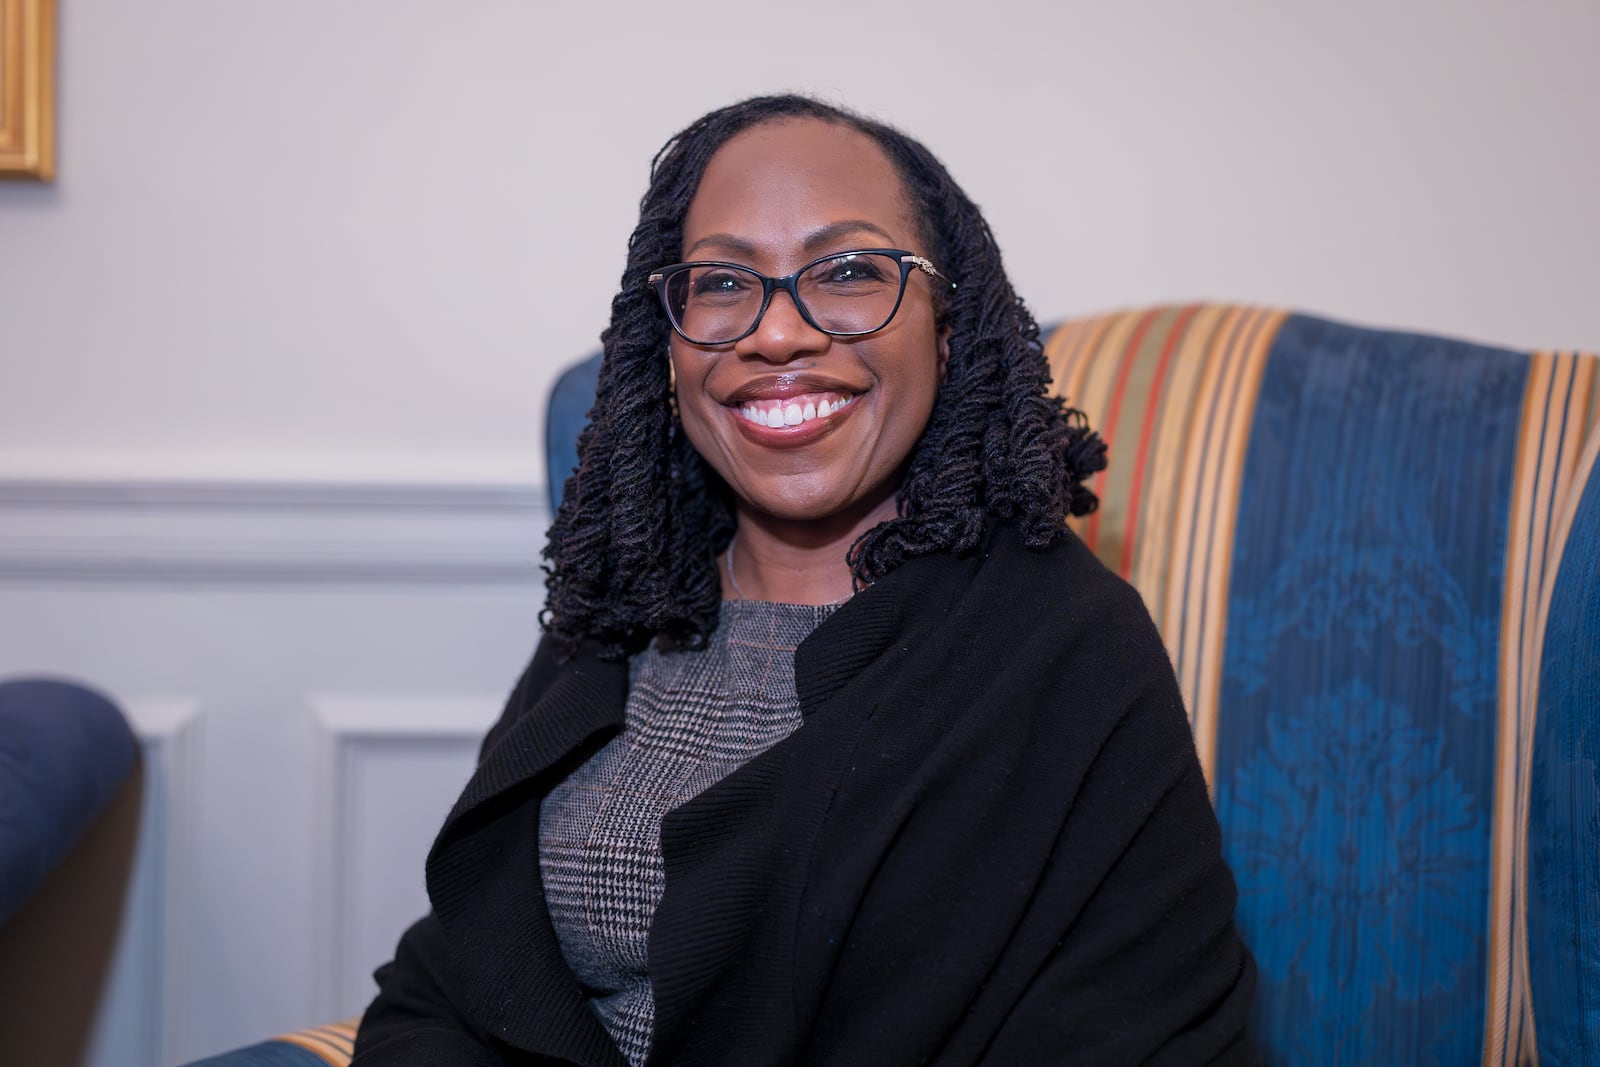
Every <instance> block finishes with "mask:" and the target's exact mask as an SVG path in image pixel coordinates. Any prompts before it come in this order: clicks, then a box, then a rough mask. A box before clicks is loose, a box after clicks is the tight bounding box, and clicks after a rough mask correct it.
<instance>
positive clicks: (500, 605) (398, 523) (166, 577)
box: [0, 482, 548, 1067]
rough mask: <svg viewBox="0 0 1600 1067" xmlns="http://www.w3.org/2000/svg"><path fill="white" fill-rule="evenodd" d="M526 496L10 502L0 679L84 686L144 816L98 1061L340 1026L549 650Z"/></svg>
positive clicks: (237, 488)
mask: <svg viewBox="0 0 1600 1067" xmlns="http://www.w3.org/2000/svg"><path fill="white" fill-rule="evenodd" d="M547 521H548V520H547V514H546V509H545V507H544V504H543V494H542V491H541V490H539V489H538V488H537V487H522V486H513V487H505V486H488V487H482V486H470V487H460V486H444V487H439V486H394V485H376V486H327V485H319V484H307V485H272V486H261V485H253V484H248V483H241V484H208V485H196V484H170V485H159V484H140V485H125V484H106V483H42V482H0V677H3V676H15V675H24V674H45V675H55V676H65V677H70V678H75V679H78V680H80V681H83V682H86V683H88V684H90V685H93V686H95V687H97V688H99V689H101V690H102V691H104V692H105V693H106V694H107V695H109V696H111V697H112V698H113V699H114V700H116V701H117V702H118V703H119V704H120V705H121V706H122V707H123V709H124V710H125V711H126V712H127V714H128V716H129V719H130V721H131V722H132V724H133V726H134V728H135V731H136V732H137V734H138V735H139V737H140V738H141V741H142V743H143V749H144V757H145V804H144V809H143V813H142V816H141V819H142V822H141V828H140V841H139V847H138V854H137V858H136V861H135V869H134V876H133V879H132V885H131V888H130V892H129V895H128V901H127V906H126V919H125V922H124V924H123V929H122V934H121V940H120V943H119V945H118V948H117V956H116V958H115V961H114V964H113V971H112V975H111V982H110V986H109V988H108V989H107V992H106V994H105V996H104V998H103V1000H102V1004H101V1011H100V1016H99V1023H98V1025H97V1028H96V1032H95V1036H94V1044H93V1054H92V1057H91V1059H90V1063H91V1064H92V1067H111V1065H116V1067H169V1065H172V1064H178V1063H184V1062H187V1061H189V1060H191V1059H194V1058H198V1057H201V1056H205V1055H209V1054H212V1053H215V1052H220V1051H223V1050H225V1049H228V1048H232V1047H237V1046H239V1045H243V1044H248V1043H251V1042H254V1041H258V1040H261V1039H263V1038H265V1037H269V1036H271V1035H273V1034H275V1033H279V1032H282V1031H284V1030H289V1029H295V1028H298V1027H301V1026H306V1025H311V1024H314V1023H318V1022H325V1021H330V1020H333V1019H337V1018H341V1017H347V1016H349V1015H351V1014H354V1013H356V1012H358V1011H359V1010H360V1009H361V1008H362V1007H363V1006H364V1005H365V1004H366V1002H367V1000H369V999H370V997H371V995H372V992H373V989H374V987H373V985H372V982H371V977H370V975H371V972H372V970H373V968H375V967H376V966H377V965H378V964H380V963H382V962H383V961H384V960H386V959H388V958H389V956H390V955H391V954H392V952H393V948H394V943H395V940H396V939H397V938H398V937H399V935H400V933H401V932H402V931H403V930H404V928H405V926H406V925H407V924H408V923H409V922H411V921H412V920H413V919H414V918H416V917H417V916H418V915H419V914H421V912H422V910H423V909H424V908H425V907H426V895H425V892H424V888H423V871H422V860H423V857H424V855H425V854H426V852H427V848H428V846H429V844H431V842H432V840H433V836H434V834H435V833H436V832H437V830H438V828H439V825H440V823H441V822H442V821H443V818H444V815H445V812H446V811H447V810H448V808H449V805H450V803H451V802H452V801H453V800H454V798H455V795H456V793H457V791H458V790H459V789H460V787H461V785H462V783H463V782H464V781H465V780H466V778H467V776H468V774H470V771H471V768H472V766H473V763H474V761H475V759H476V753H477V747H478V743H479V740H480V739H481V737H482V735H483V732H484V730H486V729H487V727H488V726H489V724H490V723H491V722H492V721H493V720H494V718H495V716H496V715H498V713H499V711H500V703H501V701H503V699H504V695H505V694H506V693H508V692H509V691H510V689H511V687H512V685H513V684H514V683H515V681H516V679H517V676H518V675H519V674H520V672H521V670H522V668H523V666H524V665H525V664H526V662H527V660H528V657H529V656H530V655H531V654H532V652H533V648H534V645H535V643H536V642H537V640H538V612H539V610H540V608H541V607H542V604H543V599H544V588H543V576H542V574H541V572H540V571H539V569H538V562H539V550H540V548H541V547H542V543H543V536H544V528H545V526H546V524H547Z"/></svg>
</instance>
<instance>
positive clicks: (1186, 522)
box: [1162, 307, 1250, 721]
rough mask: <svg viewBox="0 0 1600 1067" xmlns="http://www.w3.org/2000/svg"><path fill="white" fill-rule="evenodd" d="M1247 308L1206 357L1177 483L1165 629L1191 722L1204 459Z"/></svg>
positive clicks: (1231, 319)
mask: <svg viewBox="0 0 1600 1067" xmlns="http://www.w3.org/2000/svg"><path fill="white" fill-rule="evenodd" d="M1249 317H1250V315H1249V311H1248V310H1247V309H1245V308H1238V307H1236V308H1230V309H1229V310H1228V312H1227V315H1226V317H1225V319H1224V321H1223V323H1222V325H1221V328H1220V330H1219V333H1218V343H1217V344H1215V345H1214V346H1213V347H1212V349H1211V351H1210V352H1209V353H1208V354H1207V359H1206V369H1205V374H1204V375H1203V376H1202V377H1201V380H1200V389H1199V391H1198V392H1197V393H1196V394H1195V403H1194V416H1193V423H1192V426H1191V429H1190V434H1189V440H1188V441H1187V443H1186V445H1185V449H1184V466H1183V475H1182V478H1181V480H1180V482H1179V491H1178V500H1179V514H1178V522H1177V525H1176V535H1175V536H1174V538H1173V548H1174V551H1173V558H1174V560H1176V561H1177V565H1176V567H1175V569H1174V571H1173V576H1172V594H1171V596H1170V598H1169V599H1168V601H1167V610H1166V612H1165V617H1164V619H1163V623H1162V625H1163V626H1164V627H1168V628H1170V629H1171V631H1172V633H1174V634H1176V635H1177V637H1176V640H1175V644H1176V645H1177V648H1178V655H1177V664H1176V667H1177V671H1178V685H1179V688H1180V689H1181V690H1182V692H1183V700H1184V703H1185V704H1186V705H1187V706H1188V708H1189V717H1190V720H1191V721H1193V720H1194V719H1195V717H1196V715H1197V714H1198V713H1199V697H1200V694H1199V688H1198V687H1199V669H1198V667H1197V663H1198V659H1199V643H1200V627H1199V625H1198V615H1199V603H1200V598H1201V578H1200V574H1199V571H1200V570H1201V568H1200V566H1199V563H1200V561H1201V560H1203V559H1204V558H1205V556H1204V545H1203V544H1202V542H1203V539H1204V530H1205V525H1204V523H1203V522H1202V518H1201V517H1202V514H1203V513H1204V504H1205V500H1204V493H1203V489H1204V486H1205V455H1206V451H1207V449H1208V448H1209V447H1211V439H1212V438H1213V436H1215V435H1216V434H1217V433H1218V432H1219V427H1218V425H1217V423H1218V419H1217V417H1216V414H1215V413H1216V411H1217V409H1218V402H1217V401H1218V396H1219V395H1220V393H1221V392H1222V383H1223V381H1224V380H1225V379H1226V377H1227V375H1228V373H1229V368H1230V365H1231V363H1232V362H1233V359H1234V357H1235V354H1236V353H1237V352H1238V351H1239V348H1240V346H1239V335H1240V332H1241V330H1243V329H1244V327H1245V324H1246V323H1247V322H1248V321H1249Z"/></svg>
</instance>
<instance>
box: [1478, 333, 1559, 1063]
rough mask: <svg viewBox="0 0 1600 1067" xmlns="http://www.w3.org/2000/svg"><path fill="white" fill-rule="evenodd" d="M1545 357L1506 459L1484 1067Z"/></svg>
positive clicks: (1501, 1034) (1504, 909) (1505, 882)
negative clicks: (1507, 480)
mask: <svg viewBox="0 0 1600 1067" xmlns="http://www.w3.org/2000/svg"><path fill="white" fill-rule="evenodd" d="M1552 370H1553V368H1552V366H1551V362H1550V360H1549V358H1548V357H1546V356H1543V355H1541V354H1539V353H1535V354H1534V355H1532V356H1531V357H1530V359H1529V365H1528V378H1527V384H1526V385H1525V386H1524V390H1523V401H1522V415H1521V418H1520V421H1519V423H1518V426H1517V451H1516V456H1515V459H1514V461H1513V464H1514V465H1513V474H1512V482H1511V502H1510V507H1511V513H1510V521H1509V523H1508V525H1507V532H1506V548H1505V578H1504V580H1503V586H1502V589H1501V595H1500V671H1499V675H1500V687H1499V689H1500V691H1499V694H1498V696H1497V698H1496V705H1497V706H1496V715H1497V718H1498V723H1499V725H1498V728H1497V730H1496V738H1497V740H1496V745H1495V775H1494V782H1495V784H1494V823H1493V827H1492V829H1491V831H1490V834H1491V837H1490V846H1489V847H1490V853H1489V945H1488V956H1489V959H1488V964H1489V965H1488V968H1487V971H1488V978H1489V988H1488V989H1487V990H1485V993H1486V997H1487V999H1486V1000H1485V1012H1484V1036H1483V1056H1484V1059H1483V1062H1484V1065H1485V1067H1502V1065H1504V1064H1505V1063H1506V1053H1507V1051H1508V1049H1507V1037H1508V1034H1507V1030H1508V1025H1507V1024H1508V1020H1509V1015H1510V1010H1511V1004H1510V1002H1511V966H1512V960H1511V955H1512V953H1511V940H1512V932H1513V929H1514V924H1513V922H1512V919H1511V894H1512V892H1513V890H1514V885H1513V879H1512V874H1513V869H1512V859H1513V857H1514V855H1515V851H1516V850H1515V845H1516V842H1515V833H1516V818H1515V816H1516V797H1517V790H1516V776H1517V768H1518V765H1519V760H1518V758H1517V756H1518V754H1517V748H1518V739H1519V738H1520V736H1521V724H1520V722H1519V721H1518V719H1519V716H1518V715H1517V700H1518V696H1519V690H1520V689H1521V683H1522V671H1521V664H1520V662H1519V660H1520V656H1521V652H1522V616H1523V614H1524V610H1525V603H1524V602H1525V598H1526V592H1527V581H1528V573H1527V572H1528V568H1527V565H1526V556H1527V551H1528V543H1529V535H1530V533H1531V531H1530V529H1529V527H1530V525H1531V522H1532V516H1533V506H1534V498H1535V496H1536V495H1537V486H1536V485H1535V484H1534V483H1535V473H1534V472H1535V467H1536V464H1537V463H1538V453H1539V451H1540V448H1541V445H1542V439H1543V436H1544V427H1545V423H1546V419H1547V416H1548V412H1547V411H1546V410H1545V403H1546V394H1547V393H1548V392H1549V389H1550V386H1551V376H1552Z"/></svg>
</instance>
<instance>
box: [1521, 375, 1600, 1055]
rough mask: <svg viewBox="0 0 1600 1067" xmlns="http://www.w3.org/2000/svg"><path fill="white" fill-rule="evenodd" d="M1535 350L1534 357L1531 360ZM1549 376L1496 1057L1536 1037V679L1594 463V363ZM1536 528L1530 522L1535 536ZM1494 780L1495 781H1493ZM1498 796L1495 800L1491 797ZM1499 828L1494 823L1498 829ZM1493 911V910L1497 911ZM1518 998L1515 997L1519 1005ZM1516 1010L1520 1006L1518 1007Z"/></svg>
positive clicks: (1530, 1044)
mask: <svg viewBox="0 0 1600 1067" xmlns="http://www.w3.org/2000/svg"><path fill="white" fill-rule="evenodd" d="M1541 356H1542V354H1539V355H1536V357H1535V358H1536V359H1537V358H1540V357H1541ZM1549 358H1550V360H1551V361H1552V378H1553V380H1555V381H1556V382H1557V383H1560V384H1561V385H1564V389H1558V393H1559V394H1560V402H1559V403H1552V404H1550V405H1548V406H1547V409H1546V422H1547V425H1548V427H1549V429H1548V430H1547V431H1546V434H1545V436H1546V439H1547V441H1548V442H1549V443H1548V444H1547V446H1546V447H1545V448H1544V449H1543V450H1542V452H1541V456H1540V469H1541V472H1542V473H1543V475H1544V476H1543V477H1541V479H1540V481H1541V483H1544V484H1548V486H1549V492H1548V493H1547V494H1544V495H1543V498H1542V500H1543V501H1548V504H1545V503H1543V502H1542V501H1541V497H1540V495H1539V494H1536V495H1535V503H1534V507H1535V512H1534V519H1535V520H1536V521H1537V522H1541V523H1543V538H1542V544H1540V543H1537V542H1536V543H1535V549H1536V551H1537V553H1538V557H1537V558H1538V560H1539V564H1538V566H1537V567H1530V568H1529V573H1528V574H1527V575H1526V576H1525V577H1526V580H1527V582H1528V583H1529V584H1530V585H1533V586H1534V587H1535V588H1534V590H1533V597H1532V601H1531V602H1532V605H1533V606H1532V608H1531V614H1530V615H1529V616H1528V621H1527V622H1525V624H1524V627H1523V631H1524V637H1523V642H1522V648H1521V663H1520V667H1521V671H1520V675H1521V677H1520V682H1521V684H1520V685H1519V687H1518V710H1519V719H1518V721H1517V723H1516V726H1517V737H1516V746H1517V752H1518V756H1517V765H1516V771H1515V777H1514V781H1513V786H1514V788H1515V791H1516V798H1515V816H1514V821H1513V824H1512V826H1511V827H1510V830H1509V836H1510V839H1511V841H1512V848H1511V851H1512V856H1511V860H1510V866H1511V870H1512V897H1511V899H1512V901H1513V905H1512V908H1511V912H1512V916H1511V919H1512V931H1511V967H1510V972H1509V973H1510V984H1509V989H1508V991H1507V992H1508V995H1509V997H1510V998H1512V999H1511V1001H1510V1003H1508V1005H1507V1018H1508V1026H1510V1025H1512V1024H1513V1023H1520V1025H1519V1026H1516V1027H1515V1029H1512V1030H1511V1032H1510V1035H1509V1036H1508V1038H1507V1041H1506V1049H1505V1054H1504V1056H1503V1057H1502V1061H1503V1062H1507V1061H1508V1062H1518V1063H1521V1062H1537V1060H1538V1050H1537V1040H1536V1038H1537V1035H1536V1032H1535V1026H1534V1022H1535V1020H1534V1016H1533V1005H1532V998H1531V996H1530V995H1529V989H1528V930H1527V920H1528V913H1527V903H1526V902H1527V893H1528V886H1527V876H1528V856H1527V848H1528V842H1527V832H1528V816H1529V804H1530V783H1531V777H1532V770H1533V733H1534V728H1535V726H1536V725H1537V723H1538V711H1539V681H1540V671H1541V669H1542V666H1543V655H1544V640H1545V632H1546V629H1547V627H1548V624H1549V619H1550V602H1551V599H1552V598H1553V596H1554V594H1555V585H1556V579H1557V577H1558V575H1559V574H1560V568H1561V560H1562V556H1563V555H1564V553H1565V549H1566V542H1567V537H1568V535H1569V534H1570V532H1571V524H1572V519H1573V516H1574V514H1575V512H1576V509H1577V506H1578V502H1579V500H1580V499H1581V497H1582V494H1583V489H1584V485H1585V479H1586V478H1587V477H1588V472H1589V470H1591V469H1592V467H1591V466H1590V465H1591V464H1592V463H1593V458H1592V455H1591V452H1592V449H1591V446H1592V445H1594V444H1595V442H1594V441H1592V440H1591V438H1593V437H1594V436H1595V435H1594V423H1593V418H1594V416H1593V412H1594V407H1595V404H1594V402H1595V391H1596V380H1597V375H1600V369H1597V366H1600V361H1597V360H1596V359H1595V357H1593V356H1585V355H1580V354H1578V353H1568V354H1565V355H1563V354H1559V353H1557V354H1554V355H1552V356H1550V357H1549ZM1537 533H1538V527H1537V526H1535V527H1534V535H1535V536H1537ZM1497 785H1498V783H1497ZM1497 799H1498V798H1497ZM1497 830H1498V828H1497ZM1497 914H1498V913H1497ZM1519 1001H1520V1003H1519ZM1518 1008H1520V1011H1519V1010H1518Z"/></svg>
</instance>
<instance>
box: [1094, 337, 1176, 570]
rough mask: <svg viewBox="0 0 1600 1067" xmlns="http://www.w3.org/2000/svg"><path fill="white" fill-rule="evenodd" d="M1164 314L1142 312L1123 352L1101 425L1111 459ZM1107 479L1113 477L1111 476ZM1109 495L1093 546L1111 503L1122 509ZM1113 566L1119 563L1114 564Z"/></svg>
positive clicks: (1097, 522) (1099, 516) (1097, 520)
mask: <svg viewBox="0 0 1600 1067" xmlns="http://www.w3.org/2000/svg"><path fill="white" fill-rule="evenodd" d="M1160 314H1161V310H1160V309H1157V310H1154V311H1147V312H1145V313H1144V314H1142V315H1140V316H1139V323H1138V325H1137V326H1135V327H1134V328H1133V337H1132V338H1131V339H1130V340H1129V341H1128V346H1127V348H1126V349H1124V350H1123V351H1122V353H1121V356H1122V358H1121V361H1120V365H1119V366H1118V372H1117V376H1116V385H1115V387H1114V388H1113V389H1112V391H1111V403H1110V405H1109V406H1107V408H1106V415H1105V423H1104V425H1102V426H1101V427H1100V436H1101V437H1102V438H1103V439H1104V440H1105V442H1106V455H1107V459H1108V460H1111V461H1114V460H1115V459H1116V456H1117V452H1116V447H1117V430H1118V427H1119V424H1120V423H1121V421H1122V402H1123V400H1124V398H1125V397H1126V396H1127V395H1128V380H1129V379H1130V378H1132V377H1133V369H1134V367H1135V366H1137V365H1138V363H1139V349H1140V346H1142V345H1143V344H1144V339H1145V335H1146V334H1148V333H1149V332H1150V324H1151V323H1153V322H1155V321H1156V319H1157V318H1158V317H1159V316H1160ZM1108 467H1109V464H1108ZM1107 480H1109V475H1108V476H1107ZM1106 495H1107V496H1108V497H1113V499H1110V500H1102V501H1101V502H1100V503H1101V506H1100V509H1099V510H1097V511H1095V512H1094V513H1093V514H1091V515H1090V516H1089V544H1090V545H1091V546H1092V545H1098V544H1099V543H1100V529H1101V526H1102V524H1103V523H1104V518H1105V512H1106V511H1107V510H1108V505H1109V506H1110V508H1114V509H1117V510H1120V505H1121V503H1122V499H1121V494H1120V493H1119V494H1115V495H1114V496H1113V494H1112V493H1111V492H1110V490H1109V488H1108V490H1107V493H1106ZM1117 556H1118V558H1120V557H1121V553H1120V552H1119V553H1117ZM1113 566H1115V565H1114V564H1113ZM1119 573H1120V572H1119Z"/></svg>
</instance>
